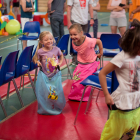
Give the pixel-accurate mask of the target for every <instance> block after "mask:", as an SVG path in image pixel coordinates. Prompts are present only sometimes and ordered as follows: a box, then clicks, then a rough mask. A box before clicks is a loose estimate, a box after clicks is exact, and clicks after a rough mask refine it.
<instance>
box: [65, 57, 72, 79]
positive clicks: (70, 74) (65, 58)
mask: <svg viewBox="0 0 140 140" xmlns="http://www.w3.org/2000/svg"><path fill="white" fill-rule="evenodd" d="M64 59H65V62H66V64H67V68H68V72H69V74H70V77H71V79H72V76H71V72H70V69H69V63H67V60H66V57H65V56H64ZM67 79H68V77H67Z"/></svg>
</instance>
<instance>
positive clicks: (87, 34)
mask: <svg viewBox="0 0 140 140" xmlns="http://www.w3.org/2000/svg"><path fill="white" fill-rule="evenodd" d="M84 35H86V36H87V37H90V38H92V37H91V35H90V34H89V33H84Z"/></svg>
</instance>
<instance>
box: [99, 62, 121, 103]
mask: <svg viewBox="0 0 140 140" xmlns="http://www.w3.org/2000/svg"><path fill="white" fill-rule="evenodd" d="M116 68H118V67H117V66H116V65H114V64H112V63H111V62H109V63H108V64H107V65H106V66H105V67H104V68H103V69H102V70H101V71H100V73H99V80H100V84H101V87H102V90H103V93H104V96H105V102H106V104H108V105H113V104H114V101H113V99H112V97H111V96H110V94H109V92H108V89H107V82H106V75H107V74H109V73H110V72H112V71H114V70H115V69H116Z"/></svg>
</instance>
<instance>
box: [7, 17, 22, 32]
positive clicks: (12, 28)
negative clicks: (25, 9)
mask: <svg viewBox="0 0 140 140" xmlns="http://www.w3.org/2000/svg"><path fill="white" fill-rule="evenodd" d="M5 30H6V32H8V33H9V34H10V35H13V34H16V33H17V32H18V31H19V30H20V23H19V21H17V20H16V19H11V20H10V21H9V22H8V23H7V24H6V27H5Z"/></svg>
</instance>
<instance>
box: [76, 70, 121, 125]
mask: <svg viewBox="0 0 140 140" xmlns="http://www.w3.org/2000/svg"><path fill="white" fill-rule="evenodd" d="M106 81H107V89H108V91H109V93H110V94H111V93H112V92H113V91H114V90H116V88H117V87H118V85H119V83H118V80H117V78H116V74H115V71H113V72H112V78H106ZM80 84H82V85H83V86H85V88H84V91H83V94H82V98H81V101H80V104H79V107H78V110H77V114H76V117H75V120H74V125H75V124H76V120H77V117H78V113H79V110H80V107H81V104H82V100H83V97H84V94H85V90H86V88H87V87H88V86H91V92H90V95H89V99H88V103H87V106H86V110H85V114H86V113H87V111H88V108H89V105H90V102H91V99H92V94H93V92H94V89H99V91H98V95H97V97H96V102H97V100H98V97H99V93H100V91H101V90H102V87H101V85H100V82H99V78H98V76H95V75H90V76H88V77H87V78H86V79H85V80H83V81H82V82H81V83H80Z"/></svg>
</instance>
